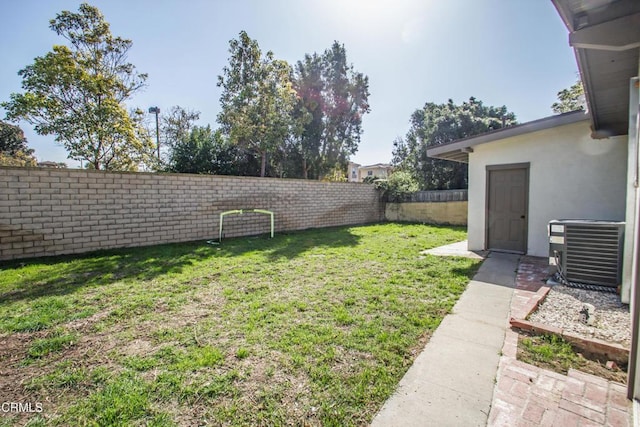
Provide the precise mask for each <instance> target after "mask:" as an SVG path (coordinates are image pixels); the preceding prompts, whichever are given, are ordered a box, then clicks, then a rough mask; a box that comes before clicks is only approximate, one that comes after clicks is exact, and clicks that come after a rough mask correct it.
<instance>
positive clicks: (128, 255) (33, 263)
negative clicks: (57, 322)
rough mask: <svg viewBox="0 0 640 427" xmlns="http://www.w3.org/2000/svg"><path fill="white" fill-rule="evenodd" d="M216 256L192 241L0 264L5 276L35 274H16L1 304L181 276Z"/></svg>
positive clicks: (204, 246)
mask: <svg viewBox="0 0 640 427" xmlns="http://www.w3.org/2000/svg"><path fill="white" fill-rule="evenodd" d="M214 253H215V249H212V248H211V247H210V246H208V245H206V244H203V243H202V242H190V243H182V244H170V245H159V246H150V247H140V248H128V249H119V250H109V251H99V252H92V253H88V254H83V255H70V256H55V257H47V258H37V259H30V260H22V261H12V262H8V263H1V264H0V271H2V272H3V274H11V273H12V270H20V269H27V270H29V269H30V268H31V269H33V270H35V271H25V272H24V273H19V272H18V274H15V276H16V278H15V280H13V282H12V283H11V288H10V289H8V291H6V292H4V293H1V294H0V304H4V303H10V302H14V301H19V300H25V299H33V298H38V297H42V296H54V295H66V294H70V293H73V292H75V291H76V290H77V289H79V288H85V287H98V286H104V285H109V284H111V283H114V282H116V281H118V280H122V279H125V278H136V279H139V280H150V279H153V278H155V277H158V276H161V275H164V274H167V273H179V272H181V271H182V270H183V268H184V267H185V266H190V265H193V264H194V263H196V262H198V261H201V260H204V259H207V258H209V257H212V256H214Z"/></svg>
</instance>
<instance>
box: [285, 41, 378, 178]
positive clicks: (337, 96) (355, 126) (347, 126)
mask: <svg viewBox="0 0 640 427" xmlns="http://www.w3.org/2000/svg"><path fill="white" fill-rule="evenodd" d="M294 83H295V87H296V91H297V94H298V98H299V102H298V104H297V112H298V113H297V116H296V117H298V118H299V121H298V123H299V125H300V130H301V132H299V133H298V134H297V136H298V144H297V145H298V150H299V152H300V153H301V155H302V160H303V166H302V169H303V174H304V178H308V177H313V178H321V177H323V176H324V175H326V174H333V173H334V169H335V168H336V167H338V168H345V167H346V164H347V162H348V159H349V157H350V156H351V155H353V154H355V153H356V151H357V150H358V145H359V143H360V136H361V135H362V117H363V116H364V114H366V113H368V112H369V111H370V107H369V79H368V77H367V76H365V75H364V74H362V73H360V72H357V71H355V70H354V68H353V65H352V64H349V62H348V61H347V52H346V49H345V47H344V45H341V44H340V43H338V42H337V41H336V42H334V43H333V45H332V46H331V47H330V48H329V49H327V50H325V51H324V53H323V54H322V55H318V54H317V53H314V54H312V55H305V57H304V59H303V60H302V61H298V63H297V64H296V67H295V82H294Z"/></svg>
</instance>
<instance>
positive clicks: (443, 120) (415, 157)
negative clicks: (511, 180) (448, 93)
mask: <svg viewBox="0 0 640 427" xmlns="http://www.w3.org/2000/svg"><path fill="white" fill-rule="evenodd" d="M516 123H517V122H516V116H515V114H513V113H511V112H509V111H508V110H507V107H505V106H502V107H493V106H485V105H484V104H483V103H482V101H479V100H477V99H475V98H473V97H471V98H469V101H466V102H463V103H462V104H460V105H457V104H455V103H454V102H453V101H452V100H449V101H448V102H447V103H446V104H435V103H431V102H427V103H426V104H425V106H424V107H423V108H421V109H418V110H416V111H415V112H414V113H413V114H412V115H411V119H410V124H411V128H410V129H409V131H408V132H407V135H406V136H405V137H404V138H398V139H396V141H395V142H394V144H393V145H394V148H393V160H392V163H393V164H394V166H396V167H397V169H399V170H404V171H407V172H409V173H410V174H411V175H412V176H413V178H414V179H415V180H416V181H417V182H418V184H419V186H420V189H422V190H446V189H459V188H467V165H466V164H464V163H458V162H451V161H447V160H439V159H433V158H430V157H428V156H427V148H428V147H430V146H433V145H438V144H446V143H448V142H452V141H455V140H457V139H462V138H467V137H471V136H475V135H478V134H481V133H485V132H488V131H491V130H495V129H499V128H501V127H503V126H511V125H514V124H516Z"/></svg>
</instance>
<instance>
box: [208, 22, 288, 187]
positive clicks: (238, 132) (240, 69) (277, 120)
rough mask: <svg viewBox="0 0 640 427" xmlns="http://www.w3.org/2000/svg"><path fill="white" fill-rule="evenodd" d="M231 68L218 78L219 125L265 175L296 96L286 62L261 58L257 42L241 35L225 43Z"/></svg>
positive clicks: (269, 55)
mask: <svg viewBox="0 0 640 427" xmlns="http://www.w3.org/2000/svg"><path fill="white" fill-rule="evenodd" d="M229 53H230V54H231V56H230V57H229V65H228V66H225V67H224V68H223V70H222V75H220V76H218V86H220V87H221V88H222V95H221V96H220V104H221V107H222V111H221V112H220V114H219V115H218V121H219V122H220V124H221V126H222V128H221V129H222V131H223V132H224V133H225V135H228V137H229V139H230V140H231V141H232V142H233V143H235V144H238V145H239V146H241V147H245V148H248V149H250V150H253V151H255V152H256V153H257V154H258V155H259V156H260V158H261V167H260V176H265V174H266V166H267V155H269V154H273V153H274V152H275V151H276V150H277V148H278V146H279V145H281V144H282V143H283V141H284V140H285V139H286V138H287V136H288V135H289V134H290V132H291V126H292V122H291V117H292V115H291V112H292V110H293V107H294V105H295V103H296V93H295V91H294V89H293V85H292V82H291V74H292V70H291V67H290V66H289V64H287V62H286V61H281V60H277V59H275V58H274V55H273V52H271V51H269V52H267V53H266V54H265V55H263V54H262V51H261V50H260V47H259V46H258V42H257V41H256V40H253V39H251V38H250V37H249V36H248V35H247V33H246V32H245V31H242V32H241V33H240V36H239V37H238V39H237V40H236V39H234V40H231V41H230V42H229Z"/></svg>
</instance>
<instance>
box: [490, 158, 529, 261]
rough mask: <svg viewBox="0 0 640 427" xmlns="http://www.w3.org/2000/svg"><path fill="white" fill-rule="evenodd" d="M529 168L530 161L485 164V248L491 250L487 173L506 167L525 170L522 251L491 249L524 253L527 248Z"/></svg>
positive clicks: (505, 168) (500, 250) (506, 168)
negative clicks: (524, 216)
mask: <svg viewBox="0 0 640 427" xmlns="http://www.w3.org/2000/svg"><path fill="white" fill-rule="evenodd" d="M530 168H531V163H530V162H525V163H508V164H501V165H486V171H485V187H484V190H485V198H484V199H485V201H484V248H485V249H486V250H492V249H491V248H489V197H490V196H491V191H490V190H491V189H490V188H489V175H490V173H491V172H492V171H498V170H508V169H524V171H525V176H524V180H525V195H524V209H525V215H526V218H525V222H524V242H523V245H524V251H522V252H521V251H510V250H506V249H497V250H495V249H493V250H495V251H496V252H508V253H516V254H523V255H526V253H527V249H528V248H529V169H530Z"/></svg>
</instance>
